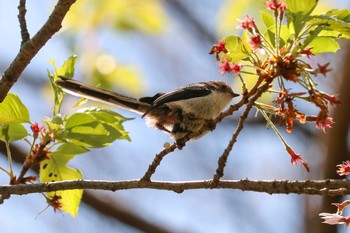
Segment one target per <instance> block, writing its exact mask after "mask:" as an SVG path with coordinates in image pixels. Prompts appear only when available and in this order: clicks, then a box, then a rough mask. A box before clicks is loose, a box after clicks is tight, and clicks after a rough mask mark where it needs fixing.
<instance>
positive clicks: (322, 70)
mask: <svg viewBox="0 0 350 233" xmlns="http://www.w3.org/2000/svg"><path fill="white" fill-rule="evenodd" d="M317 66H318V69H316V72H317V73H320V74H322V75H323V76H325V77H327V76H326V74H327V73H328V72H330V71H332V69H328V66H329V62H328V63H326V64H324V65H323V66H321V65H320V64H317Z"/></svg>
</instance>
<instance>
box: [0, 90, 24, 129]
mask: <svg viewBox="0 0 350 233" xmlns="http://www.w3.org/2000/svg"><path fill="white" fill-rule="evenodd" d="M29 122H30V118H29V111H28V109H27V107H26V106H25V105H24V104H23V103H22V101H21V100H20V98H19V97H18V96H17V95H15V94H12V93H8V94H7V96H6V98H5V100H4V101H3V102H2V103H0V124H11V123H29Z"/></svg>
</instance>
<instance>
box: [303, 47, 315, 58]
mask: <svg viewBox="0 0 350 233" xmlns="http://www.w3.org/2000/svg"><path fill="white" fill-rule="evenodd" d="M311 49H312V48H307V49H303V50H302V51H301V52H300V53H301V54H304V55H306V56H307V58H310V57H311V56H315V54H313V53H312V52H311Z"/></svg>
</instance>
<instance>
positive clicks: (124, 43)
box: [0, 0, 350, 233]
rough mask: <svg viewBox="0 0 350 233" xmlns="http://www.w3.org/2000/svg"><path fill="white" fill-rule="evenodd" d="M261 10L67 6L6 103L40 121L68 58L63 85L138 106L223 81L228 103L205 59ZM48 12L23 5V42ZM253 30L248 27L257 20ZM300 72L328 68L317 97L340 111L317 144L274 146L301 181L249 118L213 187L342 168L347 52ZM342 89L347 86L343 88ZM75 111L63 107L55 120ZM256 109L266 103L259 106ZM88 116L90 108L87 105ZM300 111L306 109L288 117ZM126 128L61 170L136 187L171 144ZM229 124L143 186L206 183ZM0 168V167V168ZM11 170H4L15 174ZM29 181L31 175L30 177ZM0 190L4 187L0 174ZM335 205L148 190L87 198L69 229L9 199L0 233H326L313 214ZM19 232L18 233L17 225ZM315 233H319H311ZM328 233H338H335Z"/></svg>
mask: <svg viewBox="0 0 350 233" xmlns="http://www.w3.org/2000/svg"><path fill="white" fill-rule="evenodd" d="M320 2H321V3H320V7H319V11H320V12H322V11H325V10H328V9H331V8H349V7H350V5H349V3H348V1H346V0H343V1H336V4H335V3H334V2H335V1H331V0H323V1H322V0H321V1H320ZM263 3H264V1H257V0H250V1H238V0H231V1H220V0H190V1H188V0H162V1H160V0H159V1H156V0H147V1H137V0H104V1H98V0H95V1H93V0H79V1H77V3H76V4H75V5H74V6H73V8H72V9H71V11H70V12H69V14H68V17H67V18H66V20H65V21H64V27H63V28H62V30H61V31H60V33H58V34H57V35H55V36H54V37H53V38H52V39H51V40H50V41H49V42H48V43H47V45H46V46H45V47H44V48H43V49H42V50H41V51H40V52H39V54H38V55H37V56H36V57H35V58H34V59H33V60H32V62H31V64H30V65H29V66H28V68H27V69H26V70H25V72H24V73H23V75H22V77H21V79H20V80H19V82H18V83H17V84H16V85H15V86H14V88H13V89H12V90H11V92H14V93H16V94H18V95H19V96H20V97H21V99H22V101H23V102H24V104H25V105H26V106H27V107H28V108H29V109H30V113H31V120H32V121H33V122H35V121H39V122H40V120H41V119H43V118H45V116H50V114H51V111H52V109H51V108H52V106H53V105H52V93H51V92H50V89H49V86H48V78H47V70H51V71H52V70H53V66H52V65H51V64H50V63H49V60H50V59H53V60H54V61H55V62H56V64H57V65H61V64H62V63H63V62H64V60H66V59H67V58H68V57H69V56H71V55H73V54H76V55H77V56H78V59H77V66H76V72H75V77H74V78H75V79H78V80H82V81H84V82H86V83H90V84H93V85H100V86H101V87H105V88H109V89H113V90H117V91H118V92H121V93H124V94H128V95H132V96H135V97H141V96H144V95H153V94H154V93H156V92H159V91H169V90H172V89H174V88H177V87H180V86H183V85H185V84H188V83H192V82H198V81H209V80H223V81H226V82H228V83H230V84H232V85H233V88H234V89H235V90H236V92H239V91H240V87H239V86H237V85H236V84H238V82H237V81H236V80H235V79H234V78H233V77H232V76H230V75H226V76H221V75H220V74H219V69H218V68H217V62H216V61H215V59H214V57H213V56H210V55H208V51H209V50H210V48H211V47H212V45H213V44H214V43H216V42H217V40H218V39H219V38H221V37H223V36H226V35H229V34H240V33H241V31H240V29H237V28H236V26H237V23H238V21H237V19H238V18H241V19H242V18H244V17H245V15H246V14H250V15H253V16H254V17H255V18H256V19H259V10H260V9H262V8H263V6H264V4H263ZM17 4H18V3H17V2H16V1H1V2H0V28H1V29H2V36H1V39H0V41H1V43H0V54H1V56H0V71H1V73H3V71H4V70H5V69H6V67H7V66H8V65H9V63H10V62H11V61H12V60H13V58H14V57H15V55H16V54H17V52H18V50H19V46H20V42H21V37H20V30H19V26H18V20H17V13H18V12H17ZM54 4H55V1H47V0H45V1H44V0H36V1H28V2H27V5H28V7H27V10H28V12H27V23H28V29H29V32H30V34H31V35H33V34H34V33H35V32H36V31H37V30H38V29H39V28H40V27H41V25H42V24H43V23H44V22H45V20H46V19H47V17H48V15H49V14H50V12H51V10H52V8H53V6H54ZM257 21H258V20H257ZM340 44H341V46H342V48H343V49H342V50H339V51H338V52H337V53H336V54H326V55H324V56H322V57H318V58H317V60H316V59H312V60H307V59H306V61H307V62H310V63H312V64H317V63H320V64H324V63H326V62H328V61H330V62H331V67H332V69H333V71H332V72H330V73H328V74H327V79H324V78H322V79H323V80H322V84H321V85H322V88H320V89H323V90H327V91H328V92H330V93H339V94H340V98H341V100H342V102H343V104H342V105H341V106H340V107H337V108H336V109H335V111H334V112H333V113H332V115H333V117H334V121H335V122H336V123H335V124H334V126H333V129H331V130H327V134H324V133H323V132H321V131H320V130H316V129H315V128H314V125H313V124H310V125H298V124H297V125H296V127H295V129H294V132H293V133H292V134H287V133H286V132H285V131H284V129H283V127H281V131H282V132H283V134H284V136H285V138H286V139H287V140H288V142H289V143H290V145H291V146H293V148H294V149H295V150H296V151H297V152H298V153H300V154H302V155H303V157H304V158H305V159H306V160H307V161H308V162H309V165H310V168H311V172H310V173H309V174H307V173H306V172H305V170H304V169H303V168H302V167H292V166H291V165H290V158H289V155H288V154H287V153H286V152H285V150H284V146H283V145H282V143H280V141H279V139H278V138H277V136H276V135H275V133H274V132H273V131H272V130H271V129H267V128H266V124H265V123H264V121H263V120H262V119H261V117H259V116H258V117H255V116H254V115H253V114H252V115H251V116H250V119H249V120H248V121H247V122H246V126H245V128H244V130H243V132H242V133H241V135H240V136H239V137H238V141H237V143H236V145H235V147H234V149H233V151H232V153H231V155H230V157H229V160H228V164H227V167H226V169H225V176H224V178H225V179H245V178H248V179H259V180H262V179H323V178H337V177H336V173H335V165H336V164H338V163H341V161H343V160H346V159H349V136H348V126H349V119H350V116H349V108H350V107H349V101H348V100H350V93H348V92H349V91H348V90H349V88H350V83H349V82H350V81H349V75H347V74H350V71H349V70H346V69H349V67H347V66H348V65H346V64H348V63H349V60H350V47H349V44H346V43H345V42H341V43H340ZM345 77H346V78H347V79H345ZM77 100H78V99H77V98H75V97H70V98H67V101H66V103H65V105H64V109H65V111H67V112H68V111H70V108H71V106H72V104H74V103H75V102H76V101H77ZM267 101H268V100H267ZM88 104H89V105H99V106H103V107H109V106H105V105H100V104H98V103H95V102H91V101H90V102H89V103H88ZM298 108H300V109H301V110H305V109H306V106H302V105H301V106H298ZM118 112H120V113H121V114H123V115H124V116H126V117H130V118H135V119H134V120H131V121H127V122H126V123H125V125H124V126H125V129H126V130H127V131H128V132H130V138H131V142H129V141H126V140H120V141H116V142H115V143H114V144H113V145H112V146H110V147H107V148H103V149H98V150H92V151H91V152H90V153H88V154H83V155H79V156H77V157H76V158H74V159H73V160H72V161H71V162H70V164H69V165H70V166H72V167H76V168H79V169H80V170H81V171H82V173H83V175H84V178H85V179H94V180H96V179H107V180H124V179H138V178H140V177H142V176H143V174H144V172H145V171H146V170H147V168H148V165H149V163H150V162H151V161H152V159H153V157H154V155H155V154H156V153H158V152H159V151H161V150H162V149H163V144H164V143H165V142H171V140H170V139H169V136H168V135H166V134H164V133H163V132H160V131H157V130H154V129H150V128H147V126H146V125H145V124H144V120H143V119H141V118H140V116H138V115H135V114H134V113H131V112H127V111H124V110H120V111H119V110H118ZM238 116H239V113H236V114H235V115H234V116H232V117H229V118H227V119H225V120H224V121H223V122H222V123H221V124H219V125H218V126H217V128H216V130H215V131H214V132H212V133H210V134H208V135H206V136H205V137H203V138H202V139H200V140H198V141H195V142H189V143H188V144H187V146H186V147H185V148H184V149H183V150H182V151H175V152H174V153H171V154H169V155H168V156H166V157H165V158H164V160H163V161H162V163H161V165H160V167H158V169H157V171H156V173H155V175H154V176H153V179H157V180H170V181H181V180H196V179H211V178H212V176H213V174H214V173H215V169H216V167H217V160H218V157H219V156H220V154H221V153H222V152H223V150H224V149H225V147H226V145H227V143H228V140H229V139H230V138H231V135H232V133H233V131H234V129H235V127H236V123H237V119H238ZM15 148H16V149H17V150H16V151H15V153H14V155H13V156H16V157H17V158H18V159H20V157H21V154H23V152H25V151H26V149H28V148H27V147H26V145H25V144H22V143H16V144H15ZM0 166H1V167H6V166H7V158H6V156H1V157H0ZM20 168H21V165H20V164H16V166H15V172H16V173H18V172H19V171H20ZM33 174H34V172H33ZM0 183H1V184H6V183H8V176H7V175H6V174H5V173H0ZM334 201H339V200H336V199H332V200H331V199H328V198H327V199H326V200H323V199H322V198H320V197H317V196H309V197H305V196H297V195H294V194H292V195H268V194H264V193H262V194H260V193H252V192H242V191H236V190H192V191H185V192H184V193H182V194H177V193H173V192H169V191H157V190H127V191H118V192H114V193H112V192H107V191H87V192H85V193H84V198H83V201H82V204H81V207H80V210H79V213H78V216H77V218H76V219H73V218H72V217H71V216H70V215H66V214H61V213H60V212H56V213H54V211H53V210H52V209H51V208H49V209H47V210H46V211H44V212H42V213H41V214H40V215H39V216H37V214H38V213H40V212H41V211H42V210H43V209H45V207H46V204H45V200H44V198H43V196H42V195H39V194H31V195H26V196H11V198H10V199H9V200H6V201H5V203H4V204H3V205H1V206H0V217H1V219H2V220H1V223H2V224H1V230H2V231H3V232H24V231H25V232H38V231H48V232H86V231H89V232H95V231H101V232H142V231H148V232H257V231H258V232H266V233H273V232H276V233H277V232H318V233H319V232H335V230H334V229H335V228H333V227H331V226H328V225H324V224H323V225H321V224H320V219H319V217H318V213H320V212H334V211H335V209H334V208H331V209H327V208H329V206H330V203H331V202H334ZM19 223H21V224H19ZM319 227H322V228H321V229H320V228H319ZM339 229H340V231H339V232H342V231H343V232H345V230H344V227H341V228H339Z"/></svg>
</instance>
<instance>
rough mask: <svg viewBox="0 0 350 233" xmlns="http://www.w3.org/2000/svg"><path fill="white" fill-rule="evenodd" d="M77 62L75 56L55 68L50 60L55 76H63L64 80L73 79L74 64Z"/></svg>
mask: <svg viewBox="0 0 350 233" xmlns="http://www.w3.org/2000/svg"><path fill="white" fill-rule="evenodd" d="M76 60H77V56H76V55H73V56H70V57H69V58H68V59H67V60H66V61H65V62H64V63H63V65H62V66H61V67H57V66H56V64H55V62H54V61H53V60H50V63H51V64H53V65H54V67H55V76H56V77H58V76H64V77H66V78H73V76H74V70H75V68H74V67H75V62H76Z"/></svg>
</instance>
